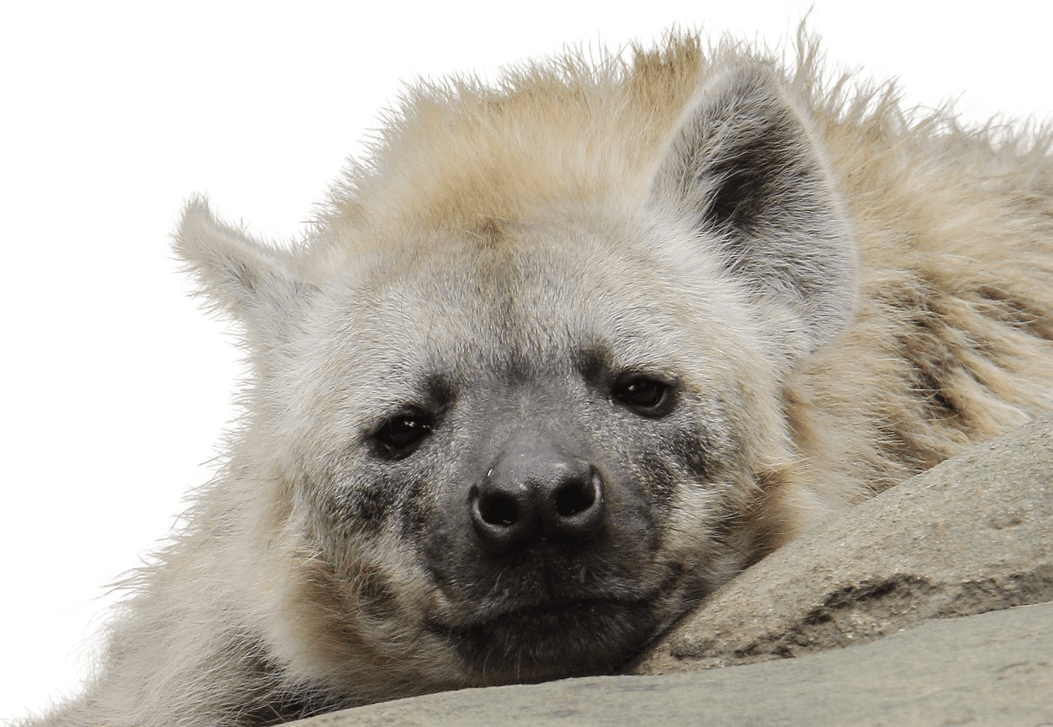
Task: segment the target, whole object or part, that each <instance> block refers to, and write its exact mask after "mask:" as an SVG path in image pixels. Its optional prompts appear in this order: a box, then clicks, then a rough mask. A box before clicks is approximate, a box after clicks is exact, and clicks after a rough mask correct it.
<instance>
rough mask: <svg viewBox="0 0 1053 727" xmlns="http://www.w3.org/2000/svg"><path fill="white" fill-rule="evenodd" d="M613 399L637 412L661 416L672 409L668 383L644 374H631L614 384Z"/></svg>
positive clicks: (650, 415)
mask: <svg viewBox="0 0 1053 727" xmlns="http://www.w3.org/2000/svg"><path fill="white" fill-rule="evenodd" d="M612 394H613V396H614V399H615V400H616V401H618V402H619V403H621V404H624V405H625V406H627V407H629V408H631V409H632V410H633V411H635V412H636V413H637V414H641V415H643V416H649V417H663V416H665V415H666V414H668V413H669V412H671V411H672V410H673V394H672V391H671V387H670V386H669V384H666V383H665V382H662V381H658V380H656V379H651V378H648V377H646V376H632V377H631V378H627V379H625V380H623V381H620V382H618V383H617V384H615V385H614V389H613V390H612Z"/></svg>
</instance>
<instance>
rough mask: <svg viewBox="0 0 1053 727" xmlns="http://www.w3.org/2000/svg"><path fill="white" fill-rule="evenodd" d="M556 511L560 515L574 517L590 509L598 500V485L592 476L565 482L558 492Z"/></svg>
mask: <svg viewBox="0 0 1053 727" xmlns="http://www.w3.org/2000/svg"><path fill="white" fill-rule="evenodd" d="M555 500H556V502H555V504H556V512H557V513H558V514H559V516H560V517H564V518H567V517H573V516H575V515H577V514H578V513H580V512H584V511H586V510H588V509H589V508H590V507H592V506H593V504H594V503H595V502H596V486H595V485H594V484H593V482H592V478H589V479H588V480H586V481H580V482H579V481H571V482H567V483H565V484H564V485H563V486H562V487H560V488H559V490H557V492H556V498H555Z"/></svg>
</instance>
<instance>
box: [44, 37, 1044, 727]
mask: <svg viewBox="0 0 1053 727" xmlns="http://www.w3.org/2000/svg"><path fill="white" fill-rule="evenodd" d="M853 83H854V82H853V81H851V80H847V79H846V78H844V77H831V76H828V75H824V73H823V72H822V70H821V68H820V64H819V62H818V60H817V51H816V48H815V44H814V43H813V42H812V41H811V40H810V39H808V38H802V40H801V42H800V44H799V48H798V51H797V55H796V60H795V61H794V62H792V63H791V64H789V67H787V65H786V64H783V63H781V62H780V61H779V60H778V59H775V58H772V57H771V56H770V55H768V54H767V53H766V52H764V51H761V50H758V49H756V48H748V47H745V46H743V45H741V44H733V43H730V42H727V43H720V44H717V45H716V46H714V47H707V46H706V45H705V44H703V42H702V41H700V40H699V38H698V37H696V36H693V35H690V34H686V33H673V34H671V35H670V36H669V37H668V38H667V39H666V40H665V41H663V42H662V43H661V44H660V45H659V47H657V48H656V49H653V50H645V49H642V48H636V47H634V48H630V49H629V50H627V51H625V52H624V53H620V54H608V55H604V56H602V57H600V58H599V59H598V60H593V61H586V60H585V58H584V57H583V56H582V55H579V54H574V53H570V54H567V55H566V56H564V57H561V58H557V59H555V60H553V61H547V62H538V63H534V64H530V65H525V66H522V67H520V68H518V69H513V70H509V71H507V72H506V73H505V75H504V76H503V77H501V79H500V82H499V83H497V84H496V85H494V86H487V85H484V84H483V83H481V82H478V81H476V80H473V79H471V78H456V79H451V80H447V81H444V82H442V83H420V84H418V85H416V86H415V87H412V88H411V89H410V90H409V91H408V92H407V94H406V97H405V98H404V101H403V105H402V107H401V111H400V112H399V113H398V114H396V115H394V116H393V118H391V120H390V122H389V124H388V126H387V128H386V130H384V131H383V133H382V135H381V136H380V137H379V138H378V139H377V140H376V141H375V143H374V144H373V146H372V147H371V148H370V150H369V153H368V157H367V158H366V160H365V161H362V162H360V163H352V164H351V166H350V167H349V169H348V171H347V172H346V174H345V175H344V176H343V178H342V179H340V180H339V181H338V182H337V184H336V185H335V187H334V190H333V192H332V193H331V196H330V198H329V200H328V202H327V204H326V205H325V206H324V207H322V208H321V211H320V212H319V213H318V215H317V217H316V219H315V220H314V222H313V223H312V224H311V226H310V229H309V232H308V233H307V235H306V236H305V239H303V240H302V241H301V242H299V243H296V244H290V245H286V246H276V245H271V244H265V243H263V242H260V241H256V240H253V239H251V237H250V236H249V235H248V234H246V233H245V232H244V231H243V230H241V229H238V228H237V227H233V226H230V225H227V224H224V223H222V222H220V221H218V220H217V219H216V218H215V217H214V216H213V214H212V212H211V211H210V209H209V207H208V205H207V204H206V203H205V202H204V201H203V200H200V199H198V200H194V201H192V202H191V203H190V204H189V205H188V207H187V209H186V213H185V217H184V219H183V222H182V225H181V227H180V229H179V231H178V233H177V235H176V243H175V246H176V250H177V251H178V254H179V255H180V256H181V258H182V259H183V260H184V261H185V262H186V265H187V267H188V268H189V270H190V271H191V272H192V273H193V275H194V276H195V277H196V280H197V282H198V283H199V284H200V288H201V293H202V294H203V295H204V296H205V297H206V298H207V300H208V301H210V302H211V304H212V305H213V306H215V307H216V308H218V309H219V310H221V311H222V312H225V313H226V314H229V315H230V316H231V317H232V318H233V319H234V320H236V321H237V323H238V324H239V327H240V330H241V332H242V334H243V336H244V343H245V345H246V348H247V350H248V352H249V354H248V355H249V360H250V363H251V370H252V382H251V386H250V387H249V389H248V391H247V393H246V402H247V414H246V416H245V417H244V420H243V421H242V422H241V426H240V429H239V431H238V433H237V435H236V436H235V437H234V438H233V439H232V442H231V444H230V450H229V456H228V458H227V460H226V463H225V466H224V467H223V468H222V471H221V472H220V473H219V474H218V476H217V477H216V479H215V480H214V481H213V482H212V483H211V484H209V485H208V486H206V487H204V488H202V489H201V490H200V491H199V492H198V493H197V495H196V498H195V500H194V504H193V506H192V509H191V511H190V512H189V515H188V519H187V522H188V524H187V525H186V527H185V529H184V530H183V531H182V532H180V533H179V534H178V535H177V536H176V538H175V540H174V541H173V542H172V543H171V544H170V546H168V547H167V548H166V549H165V550H164V551H163V552H162V553H161V554H160V555H159V556H158V557H157V560H156V562H155V563H153V564H152V565H150V566H149V567H147V568H145V569H143V570H141V571H139V572H137V573H136V574H135V575H134V576H132V577H131V578H130V579H128V581H127V582H126V583H125V585H126V586H127V588H128V589H129V591H130V595H129V596H128V598H127V599H126V600H125V601H124V603H123V605H122V606H121V609H120V611H119V613H117V614H116V615H115V619H114V622H113V625H112V628H111V631H110V633H109V634H108V638H109V641H108V647H107V649H106V651H105V653H104V655H103V656H102V658H101V660H100V665H99V671H98V674H97V676H96V677H95V678H94V680H93V681H92V682H91V683H90V684H89V685H88V686H87V689H86V691H85V693H84V695H83V696H81V697H80V698H79V699H77V700H76V701H74V702H72V703H71V704H69V705H67V706H65V707H63V708H60V709H59V710H57V711H55V712H54V713H53V714H51V715H50V716H49V717H47V718H46V719H44V720H43V721H42V722H39V723H38V724H43V725H55V726H58V725H80V726H86V725H99V724H105V725H110V726H111V727H122V726H123V727H131V726H133V725H136V726H140V727H152V726H155V725H166V726H168V727H171V726H172V725H185V726H192V725H193V726H198V725H227V726H234V725H240V726H245V727H248V726H250V725H251V726H258V725H268V724H276V723H279V722H281V721H285V720H289V719H294V718H297V717H301V716H305V715H310V714H316V713H320V712H324V711H327V710H332V709H337V708H343V707H350V706H354V705H361V704H365V703H369V702H374V701H378V700H384V699H392V698H396V697H403V696H408V695H414V694H421V693H425V692H432V691H437V690H443V689H453V688H459V687H467V686H483V685H494V684H504V683H509V682H530V681H539V680H545V679H553V678H557V677H565V676H573V675H584V674H600V673H607V672H611V671H615V670H618V669H619V667H621V666H623V665H624V664H625V663H626V662H627V661H628V660H630V659H631V657H633V655H634V654H636V653H638V651H639V650H640V649H641V647H642V646H643V645H645V644H646V643H647V642H649V641H650V640H652V639H654V638H655V637H656V636H657V635H659V634H661V633H662V632H663V629H665V628H666V627H667V626H668V625H669V624H670V623H672V622H673V621H674V620H675V619H677V618H678V617H679V616H681V615H682V614H684V613H685V611H686V610H688V609H690V608H691V607H692V605H693V604H696V603H697V602H698V601H699V600H700V599H702V598H704V597H705V596H706V595H707V594H709V593H711V592H712V591H713V590H714V589H715V588H717V587H718V586H720V585H721V584H723V583H725V582H727V581H728V580H729V579H731V578H732V577H734V576H735V575H736V574H737V573H739V572H740V571H742V570H743V569H744V568H746V567H748V566H749V565H750V564H751V563H753V562H755V561H757V560H758V559H760V558H762V557H763V556H764V555H765V554H767V553H769V552H771V551H772V550H773V549H776V548H778V547H780V546H781V545H782V544H783V543H785V542H786V541H787V540H788V539H790V538H792V537H794V535H795V534H797V533H799V532H800V531H801V530H803V529H805V528H808V527H810V526H812V525H814V524H816V523H819V522H821V521H823V520H824V519H826V518H828V517H830V516H831V515H833V514H836V513H838V512H840V511H842V510H843V509H844V508H846V507H848V506H850V505H852V504H853V503H856V502H859V501H860V500H862V499H864V498H866V497H868V496H870V495H872V494H874V493H876V492H879V491H881V490H883V489H884V488H887V487H889V486H891V485H893V484H895V483H897V482H899V481H901V480H903V479H904V478H906V477H908V476H910V475H912V474H914V473H916V472H919V471H921V470H924V469H925V468H927V467H930V466H932V465H934V464H935V463H937V462H939V461H941V460H942V459H944V458H946V457H948V456H950V455H952V454H954V453H955V452H957V451H959V450H961V449H962V448H964V447H967V446H969V445H970V444H972V443H975V442H978V441H980V440H983V439H985V438H988V437H991V436H993V435H995V434H997V433H999V432H1001V431H1004V430H1006V429H1008V428H1010V427H1014V426H1016V425H1019V424H1021V423H1023V422H1025V421H1027V420H1028V419H1029V418H1031V417H1033V416H1035V415H1036V414H1038V413H1040V412H1043V411H1048V410H1050V409H1051V408H1053V163H1051V155H1050V152H1049V145H1050V134H1049V133H1048V132H1047V131H1043V130H1041V129H1039V130H1031V131H1028V130H1026V129H1023V130H1017V131H1012V130H997V131H996V130H993V129H990V128H988V129H981V130H972V131H969V130H963V129H962V128H961V127H960V126H959V125H958V124H957V123H956V122H955V120H954V119H953V117H951V116H950V115H948V114H941V113H936V114H934V115H931V116H929V117H926V118H917V117H912V116H911V115H910V114H906V113H904V112H902V111H901V110H900V109H899V108H898V106H897V102H896V99H895V94H894V92H893V91H891V90H890V89H889V88H888V87H882V86H871V87H865V86H859V85H852V84H853Z"/></svg>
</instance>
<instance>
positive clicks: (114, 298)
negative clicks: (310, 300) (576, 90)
mask: <svg viewBox="0 0 1053 727" xmlns="http://www.w3.org/2000/svg"><path fill="white" fill-rule="evenodd" d="M605 4H607V5H612V4H613V3H605ZM601 5H603V4H601V3H597V4H595V7H594V8H591V9H589V11H568V9H565V8H560V9H552V8H538V7H535V8H530V12H525V9H524V8H526V7H528V6H525V5H516V6H509V5H498V6H494V7H481V8H478V9H474V11H473V9H463V8H457V9H452V8H439V7H429V8H426V9H424V11H406V9H404V8H402V7H401V6H400V4H396V3H391V4H390V5H389V6H388V7H390V11H389V9H385V8H384V6H383V5H378V4H373V3H371V4H366V5H364V7H366V8H369V9H366V11H359V12H358V15H352V14H350V12H346V11H326V12H322V11H315V9H312V8H303V9H302V11H301V9H300V8H298V7H295V6H294V7H291V8H286V9H282V11H280V12H275V11H269V12H253V13H246V14H243V15H237V14H221V13H217V12H215V11H210V9H195V11H193V12H187V11H186V9H181V11H179V12H178V13H176V12H172V13H171V14H168V15H164V16H157V15H155V16H153V17H151V18H150V19H147V18H135V17H127V16H117V15H114V16H112V17H108V16H104V15H88V14H85V15H83V16H82V17H74V16H68V15H66V16H63V17H62V18H61V19H54V18H52V19H48V18H40V19H39V22H38V23H37V24H34V25H32V26H29V27H27V28H26V27H23V28H22V30H21V31H18V32H16V31H15V30H9V31H8V33H16V34H18V33H21V34H23V38H24V39H25V40H27V41H28V42H27V48H28V50H27V51H26V52H25V53H24V54H23V55H22V57H20V58H18V59H17V60H16V61H15V63H14V64H13V65H12V67H11V68H8V73H9V79H11V80H12V93H11V96H12V98H14V99H15V100H16V103H15V104H14V106H12V107H8V112H7V115H9V116H13V117H15V121H16V123H17V125H18V129H19V131H18V133H17V134H16V135H14V136H13V137H11V138H9V139H8V142H9V148H8V158H9V159H13V160H14V163H13V164H12V165H9V166H8V170H14V171H13V172H12V171H9V172H8V173H9V174H13V175H18V176H17V179H16V181H17V182H18V183H17V186H18V190H19V191H18V193H17V195H16V200H15V203H14V204H12V205H9V207H8V210H7V214H8V219H7V224H6V225H5V228H6V233H7V242H8V245H7V249H8V251H9V254H8V267H7V276H6V277H7V282H8V289H7V290H8V291H9V293H8V306H7V310H8V315H9V318H8V319H9V321H11V326H9V330H11V332H12V333H11V336H12V338H13V339H14V346H12V347H11V348H9V349H7V357H8V359H11V361H12V364H13V367H12V369H11V370H12V371H14V372H15V376H14V377H12V378H11V379H9V386H11V387H12V393H11V399H12V400H13V401H14V402H15V407H12V408H9V409H8V411H9V412H11V416H12V421H11V428H12V431H13V434H14V435H13V438H12V446H11V448H9V449H8V464H9V467H8V470H7V471H8V473H9V479H7V485H8V486H7V493H6V498H5V508H4V517H3V522H4V523H5V527H4V529H3V532H4V533H5V535H6V537H5V538H4V543H5V552H4V573H5V578H4V582H5V584H6V588H5V593H4V596H5V598H4V605H5V614H6V616H5V620H6V625H7V632H8V633H11V634H14V635H13V638H12V640H11V642H8V644H9V647H8V649H7V652H8V654H7V659H5V660H4V662H5V663H6V664H8V665H11V667H13V668H12V669H9V670H7V675H6V677H5V679H4V680H3V683H4V686H3V687H2V692H0V693H2V696H3V699H2V701H0V714H6V713H8V712H11V711H20V705H22V704H27V705H29V706H33V707H39V706H40V705H41V704H42V701H43V700H42V696H41V695H40V693H41V692H42V691H43V690H45V689H47V688H49V687H51V686H52V685H55V684H60V683H61V682H62V681H63V679H64V676H63V671H62V670H61V668H60V665H61V662H62V656H63V654H64V653H65V651H66V649H67V648H68V646H69V645H71V644H73V643H74V641H75V640H76V638H77V637H78V636H79V635H80V632H81V630H82V629H83V627H84V623H85V621H86V617H87V615H88V614H90V613H91V609H87V610H83V611H80V612H79V613H76V614H73V615H71V614H69V612H67V613H66V614H65V615H55V613H56V611H57V609H60V604H62V603H63V602H67V603H75V602H76V601H77V600H78V598H83V597H84V596H86V595H87V594H90V593H91V592H92V591H93V589H94V586H95V583H96V581H97V579H98V577H99V575H100V574H101V573H103V572H104V571H105V570H107V569H108V568H112V567H123V566H125V565H127V564H128V562H130V559H131V557H132V555H133V553H134V552H135V550H136V548H137V547H138V546H139V545H141V544H142V543H144V542H145V541H147V539H148V538H150V537H151V536H152V535H153V534H154V533H156V532H157V531H158V530H160V529H161V527H162V526H163V525H164V523H165V518H166V516H167V513H168V512H170V510H171V509H172V507H173V506H174V504H175V502H176V498H177V497H178V495H179V492H180V489H181V487H182V484H183V482H184V480H185V478H186V477H187V475H188V473H190V472H191V469H192V468H193V466H194V464H195V463H196V461H198V460H199V459H201V458H202V457H204V456H205V454H206V453H207V451H208V446H210V444H211V441H212V437H213V433H214V432H215V429H216V427H218V426H219V424H220V421H221V420H222V417H223V413H224V404H223V400H224V392H225V389H226V376H227V358H226V354H225V352H224V350H223V349H222V348H221V346H220V345H219V342H218V341H217V339H216V338H215V336H214V334H213V332H212V330H211V329H210V327H208V326H207V325H205V323H204V322H202V321H201V320H200V319H199V318H198V317H197V315H196V314H195V313H194V311H193V310H192V308H191V307H190V304H188V303H186V302H185V301H184V299H183V298H182V296H181V295H180V292H179V290H178V287H177V286H176V283H175V282H174V281H173V280H172V279H171V278H170V277H168V275H167V273H166V271H165V269H164V266H163V263H162V261H161V257H160V247H159V235H160V233H161V232H162V230H163V228H164V223H165V219H166V215H167V212H168V208H170V207H171V205H172V204H173V203H174V202H175V201H176V199H177V198H178V197H179V195H180V194H181V193H183V192H185V191H186V190H188V189H191V188H194V186H210V188H212V189H213V190H214V191H215V193H216V194H217V196H218V198H219V200H220V201H221V202H222V203H223V204H224V205H226V207H227V208H229V209H230V210H232V211H234V212H236V213H240V214H243V215H245V216H246V217H249V218H251V219H253V220H255V221H256V222H258V223H260V224H263V225H266V227H270V228H282V229H287V228H292V227H294V225H295V224H296V222H297V221H298V219H299V218H300V212H301V210H302V209H303V208H304V207H305V205H306V203H307V202H309V201H310V200H311V199H312V198H313V197H314V196H315V195H317V194H318V192H319V190H320V188H321V185H322V183H323V182H324V181H325V180H326V178H327V177H329V176H330V175H331V174H332V173H333V171H334V170H335V169H336V168H337V165H338V164H339V163H340V160H341V158H342V157H343V155H344V153H345V152H346V151H347V150H349V149H350V148H351V146H352V145H353V143H354V140H355V137H356V135H357V133H358V130H359V129H361V127H362V126H363V125H364V124H365V122H366V121H367V120H369V117H370V114H371V112H372V111H373V110H374V109H375V106H376V105H377V104H378V103H379V102H380V101H381V100H382V99H383V97H384V95H385V94H386V93H388V92H389V91H391V89H392V87H393V86H394V84H395V80H396V78H397V77H398V76H399V75H400V74H401V73H402V72H403V71H404V70H405V68H406V67H408V66H410V65H414V64H416V65H420V66H424V67H430V68H436V70H438V68H444V67H451V66H463V65H486V64H492V63H496V62H499V61H502V60H505V59H508V58H512V57H515V56H518V55H522V54H526V53H530V52H532V51H535V50H538V48H541V47H545V46H549V45H551V44H553V43H556V42H558V41H559V40H561V39H563V38H568V37H574V36H581V35H592V34H593V33H594V32H595V31H597V30H601V31H603V32H604V33H607V34H608V35H611V36H622V35H625V34H628V33H632V32H637V31H642V30H645V28H648V27H655V26H658V25H660V24H662V23H664V22H667V21H668V20H670V19H671V18H674V17H676V16H680V15H683V14H688V13H706V14H711V15H713V16H714V18H715V19H716V21H717V22H718V23H720V24H732V25H739V24H743V25H748V26H750V27H755V26H758V25H759V26H761V27H763V28H764V30H766V31H767V32H768V34H769V35H770V36H775V35H777V33H778V30H779V25H780V23H781V21H782V15H783V12H782V8H781V6H780V4H779V3H778V2H775V1H772V2H764V3H742V2H726V1H724V2H698V3H673V2H650V3H644V6H643V7H642V8H638V9H633V11H628V9H620V11H619V9H610V8H608V9H603V8H602V7H601ZM746 5H749V7H746ZM859 7H860V6H859V4H858V3H830V2H828V3H826V5H824V6H823V5H820V8H819V11H820V12H819V19H820V21H821V25H822V28H823V31H824V32H826V36H827V41H828V43H830V44H831V46H832V47H833V51H834V53H835V54H837V55H840V56H841V57H843V58H850V59H852V60H858V61H863V62H866V63H868V64H881V65H886V66H890V67H892V68H896V70H901V71H903V72H905V73H906V75H907V78H908V80H909V81H910V83H911V84H912V86H913V89H914V91H915V92H928V93H930V94H931V93H932V92H938V91H940V90H942V89H943V87H946V86H948V85H954V86H959V85H965V86H969V87H970V89H971V90H972V92H973V96H974V97H980V98H985V99H987V100H988V101H989V102H991V103H999V104H1008V105H1013V106H1025V107H1027V106H1041V105H1044V104H1049V103H1050V102H1053V95H1051V94H1050V93H1049V91H1048V90H1049V87H1050V85H1049V78H1048V75H1046V74H1045V73H1042V74H1041V75H1039V68H1040V67H1042V65H1040V61H1041V60H1042V59H1041V57H1040V51H1039V45H1040V44H1044V43H1048V39H1046V38H1044V33H1045V30H1044V28H1041V27H1040V26H1037V25H1035V20H1034V19H1033V18H1031V17H1030V15H1029V14H1027V13H1025V12H1022V11H1021V12H1020V13H1019V14H1016V15H1014V14H1013V13H1010V12H1004V11H998V12H996V13H995V14H993V15H992V14H989V13H976V12H971V11H970V12H958V11H957V9H955V15H947V14H941V13H940V12H939V11H936V9H934V8H937V7H954V8H957V7H960V6H955V5H947V4H946V3H926V2H910V3H907V2H903V3H897V2H886V3H881V4H880V5H874V7H880V11H877V9H867V11H860V9H859ZM370 12H372V13H379V15H375V16H373V17H369V16H367V15H364V14H365V13H370ZM56 22H58V23H59V24H58V25H56ZM73 610H76V609H73Z"/></svg>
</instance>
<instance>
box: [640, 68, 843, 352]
mask: <svg viewBox="0 0 1053 727" xmlns="http://www.w3.org/2000/svg"><path fill="white" fill-rule="evenodd" d="M652 195H653V198H654V201H655V202H657V203H659V204H662V205H673V206H674V208H676V209H677V211H678V214H681V215H687V216H688V217H689V218H690V219H691V222H692V223H693V224H694V225H695V227H696V229H698V230H699V231H700V232H705V233H707V234H705V235H704V237H705V238H706V239H710V240H715V241H716V244H717V245H719V246H720V248H721V249H720V257H721V259H722V260H723V261H724V265H725V267H726V269H727V270H728V271H729V273H731V274H732V275H734V276H735V277H736V278H738V279H739V280H741V281H743V282H744V283H745V284H746V285H747V286H749V287H750V288H751V289H752V290H753V291H754V294H755V295H756V296H757V298H758V301H757V302H758V303H762V304H765V305H768V306H769V307H770V306H775V307H776V308H777V309H778V310H781V311H784V313H783V315H787V314H788V319H789V320H788V322H789V323H790V324H791V326H792V327H793V328H794V329H796V330H794V331H792V332H791V331H785V334H787V339H788V340H786V342H785V344H786V345H788V347H789V349H790V355H791V356H797V355H803V354H806V353H809V352H810V351H812V350H814V349H815V348H817V347H818V346H820V345H822V344H823V343H824V342H825V341H827V340H829V339H830V338H832V337H833V336H834V335H836V334H837V333H838V332H839V331H840V330H841V329H842V328H844V326H845V325H846V324H847V322H848V321H849V319H850V318H851V316H852V313H853V309H854V299H855V287H856V282H855V268H856V255H857V252H856V245H855V240H854V235H853V232H852V228H851V226H850V225H849V223H848V221H847V218H846V216H845V212H844V210H843V206H842V203H841V200H840V198H839V196H838V193H837V191H836V190H835V188H834V185H833V182H832V180H831V176H830V172H829V168H828V165H827V162H826V160H825V158H824V155H823V150H822V148H821V147H820V144H819V143H818V141H817V139H816V137H815V134H814V132H813V131H812V129H811V127H810V124H809V122H808V120H807V119H806V117H805V115H804V114H803V113H802V112H801V111H800V110H799V109H798V107H797V105H796V104H795V102H794V101H793V100H792V98H791V96H790V94H789V92H788V91H787V89H786V88H785V86H784V84H783V83H782V82H781V81H779V80H777V79H776V77H775V76H774V75H773V73H772V72H771V71H769V70H768V69H767V68H765V67H763V66H759V65H757V66H745V67H741V68H738V69H734V70H730V71H727V72H725V73H724V74H722V75H720V76H718V77H717V78H716V79H715V80H714V81H713V82H712V83H710V84H708V85H707V86H705V87H704V88H702V89H701V90H700V91H699V92H698V94H697V95H696V96H695V98H694V99H693V101H692V105H691V107H690V108H689V109H688V110H687V113H686V114H685V115H684V117H683V118H682V119H681V122H680V126H679V129H678V130H677V131H676V133H675V135H674V137H673V139H672V141H671V143H670V146H669V147H668V149H667V151H666V156H665V158H664V159H663V161H662V163H661V165H660V167H659V170H658V172H657V175H656V177H655V179H654V182H653V187H652ZM773 310H775V309H773Z"/></svg>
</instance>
